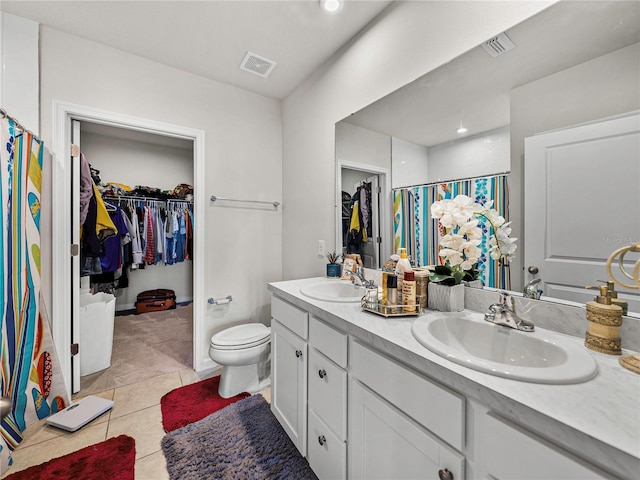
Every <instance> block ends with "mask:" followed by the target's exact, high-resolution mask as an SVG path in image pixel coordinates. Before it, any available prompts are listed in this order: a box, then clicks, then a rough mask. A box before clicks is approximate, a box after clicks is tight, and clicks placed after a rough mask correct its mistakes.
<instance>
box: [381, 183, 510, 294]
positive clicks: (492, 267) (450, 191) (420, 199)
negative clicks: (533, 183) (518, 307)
mask: <svg viewBox="0 0 640 480" xmlns="http://www.w3.org/2000/svg"><path fill="white" fill-rule="evenodd" d="M460 194H463V195H467V196H469V197H471V198H473V199H474V200H475V201H476V202H477V203H480V204H482V205H484V204H486V203H487V202H488V201H490V200H493V208H495V210H496V211H497V212H498V213H499V214H500V215H502V216H503V217H504V218H505V219H506V220H507V221H509V189H508V183H507V176H506V175H497V176H489V177H482V178H474V179H469V180H458V181H455V182H447V183H438V184H432V185H421V186H417V187H410V188H405V189H394V190H393V207H394V221H393V228H394V245H395V250H396V251H397V250H398V248H400V247H404V248H406V249H407V253H408V254H409V255H410V256H411V258H412V259H413V260H414V262H415V263H416V265H418V266H426V265H438V264H440V263H442V261H441V259H440V258H439V257H438V243H439V239H440V233H439V230H438V221H437V220H434V219H432V218H431V205H433V203H434V202H437V201H439V200H443V199H452V198H455V197H456V195H460ZM480 226H481V228H482V231H483V233H484V237H483V240H482V243H481V245H480V249H481V250H482V256H481V257H480V260H479V262H478V267H479V269H480V270H481V272H480V276H479V279H480V280H481V281H482V283H483V284H484V285H486V286H489V287H495V288H501V289H509V287H510V277H509V265H508V264H501V263H500V262H498V261H496V260H492V259H491V257H490V256H489V238H490V237H489V236H490V233H491V232H490V231H489V229H488V228H487V227H486V226H484V225H483V222H482V221H481V223H480Z"/></svg>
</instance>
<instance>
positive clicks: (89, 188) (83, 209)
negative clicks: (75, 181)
mask: <svg viewBox="0 0 640 480" xmlns="http://www.w3.org/2000/svg"><path fill="white" fill-rule="evenodd" d="M92 196H93V179H92V178H91V168H90V167H89V162H88V161H87V159H86V158H85V156H84V154H83V153H80V225H84V222H85V220H86V219H87V212H88V210H89V200H90V199H91V197H92Z"/></svg>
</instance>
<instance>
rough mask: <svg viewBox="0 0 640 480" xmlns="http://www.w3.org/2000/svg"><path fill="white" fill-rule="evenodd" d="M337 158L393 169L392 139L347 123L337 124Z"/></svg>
mask: <svg viewBox="0 0 640 480" xmlns="http://www.w3.org/2000/svg"><path fill="white" fill-rule="evenodd" d="M336 158H337V159H339V160H342V161H343V162H345V161H346V162H355V163H362V164H364V165H373V166H376V167H382V168H386V169H390V168H391V138H390V137H389V135H385V134H383V133H378V132H374V131H373V130H368V129H366V128H362V127H358V126H356V125H351V124H350V123H347V122H340V123H338V124H336Z"/></svg>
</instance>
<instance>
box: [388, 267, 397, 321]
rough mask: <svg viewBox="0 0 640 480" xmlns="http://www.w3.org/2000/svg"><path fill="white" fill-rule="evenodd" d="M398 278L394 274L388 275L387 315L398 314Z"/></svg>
mask: <svg viewBox="0 0 640 480" xmlns="http://www.w3.org/2000/svg"><path fill="white" fill-rule="evenodd" d="M397 288H398V277H396V276H395V275H393V274H391V273H390V274H388V275H387V306H386V307H385V313H387V314H393V313H397V310H396V309H397V307H396V305H397V303H398V291H397Z"/></svg>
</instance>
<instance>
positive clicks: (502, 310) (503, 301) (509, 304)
mask: <svg viewBox="0 0 640 480" xmlns="http://www.w3.org/2000/svg"><path fill="white" fill-rule="evenodd" d="M484 319H485V320H486V321H487V322H491V323H495V324H496V325H501V326H503V327H509V328H515V329H516V330H521V331H523V332H533V331H534V329H535V326H534V325H533V323H531V322H528V321H527V320H522V319H521V318H518V317H517V316H516V312H515V306H514V303H513V298H511V296H510V295H509V294H508V293H507V292H500V303H493V304H491V305H489V311H488V312H487V313H485V314H484Z"/></svg>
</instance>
